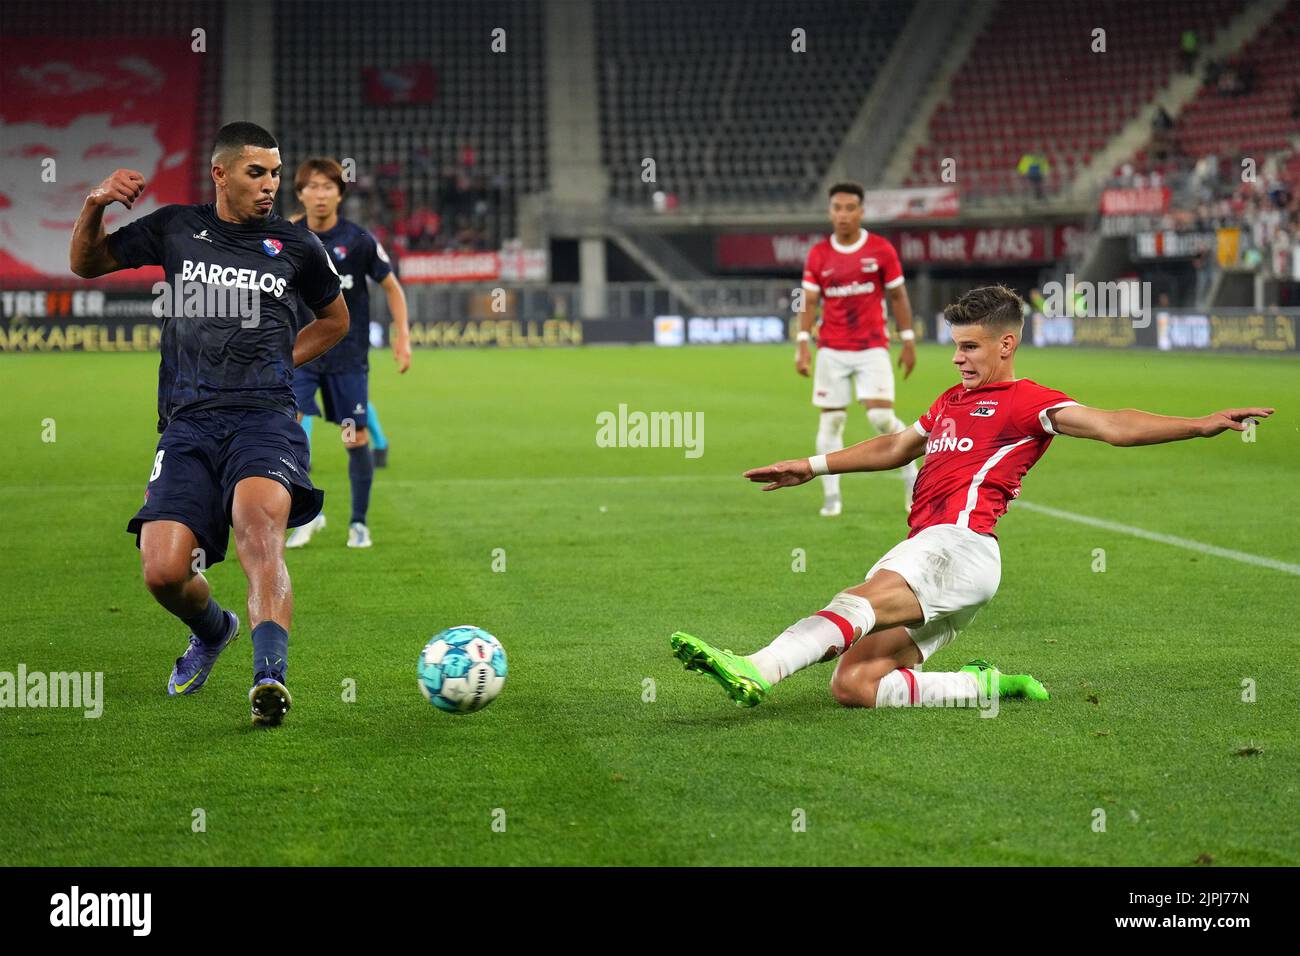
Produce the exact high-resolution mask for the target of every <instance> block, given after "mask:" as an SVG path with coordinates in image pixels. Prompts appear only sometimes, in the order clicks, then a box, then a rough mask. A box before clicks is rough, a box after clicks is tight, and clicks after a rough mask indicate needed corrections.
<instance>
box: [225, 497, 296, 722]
mask: <svg viewBox="0 0 1300 956" xmlns="http://www.w3.org/2000/svg"><path fill="white" fill-rule="evenodd" d="M291 503H292V499H291V498H290V496H289V492H288V490H287V489H286V488H285V487H284V486H283V485H282V484H280V483H279V482H278V481H275V480H273V479H271V478H260V477H249V478H244V479H242V480H241V481H240V482H239V483H238V484H237V485H235V497H234V502H233V504H232V506H231V519H232V524H233V525H234V530H235V549H236V551H237V553H238V554H239V563H240V565H241V566H242V567H243V569H244V576H245V577H246V578H248V621H249V625H250V627H251V628H252V633H253V687H252V689H251V690H250V691H249V692H248V699H249V701H250V703H251V704H252V707H253V723H254V724H257V725H262V726H274V725H276V724H278V723H280V721H281V720H282V719H283V718H284V714H285V711H287V710H288V709H289V706H290V703H291V701H290V698H289V691H288V689H287V688H286V687H285V686H284V675H285V669H286V667H287V665H288V656H289V625H290V624H291V623H292V621H293V588H292V585H291V584H290V581H289V569H288V568H287V567H285V564H284V531H285V528H286V527H287V526H288V524H289V509H290V505H291Z"/></svg>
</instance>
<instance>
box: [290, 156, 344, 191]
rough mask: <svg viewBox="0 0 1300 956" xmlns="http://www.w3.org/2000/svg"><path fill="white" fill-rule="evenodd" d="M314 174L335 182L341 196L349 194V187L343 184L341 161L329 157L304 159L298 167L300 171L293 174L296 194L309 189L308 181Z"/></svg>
mask: <svg viewBox="0 0 1300 956" xmlns="http://www.w3.org/2000/svg"><path fill="white" fill-rule="evenodd" d="M312 173H320V174H321V175H322V176H324V177H325V178H326V179H329V180H333V182H334V185H335V186H338V187H339V195H340V196H342V195H343V194H344V193H345V192H347V186H346V185H345V184H344V182H343V167H342V166H340V165H339V161H338V160H337V159H331V158H330V157H328V156H313V157H312V158H311V159H304V160H303V161H302V162H301V163H300V164H299V165H298V171H297V172H296V173H294V174H293V191H294V192H295V193H300V192H302V191H303V190H304V189H305V188H306V187H307V180H309V179H311V176H312Z"/></svg>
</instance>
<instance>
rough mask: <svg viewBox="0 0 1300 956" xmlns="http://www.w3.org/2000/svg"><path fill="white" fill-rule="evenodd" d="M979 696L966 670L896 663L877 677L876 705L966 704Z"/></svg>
mask: <svg viewBox="0 0 1300 956" xmlns="http://www.w3.org/2000/svg"><path fill="white" fill-rule="evenodd" d="M978 699H979V685H978V684H977V683H976V681H975V675H974V674H971V673H969V672H967V671H935V672H934V673H931V674H922V673H920V670H919V669H910V668H906V667H900V668H899V669H898V670H896V671H890V672H889V673H888V674H886V675H885V676H884V677H882V678H881V680H880V684H879V685H878V686H877V687H876V706H877V707H918V706H922V705H924V706H928V707H970V706H972V705H973V704H974V703H975V702H976V701H977V700H978Z"/></svg>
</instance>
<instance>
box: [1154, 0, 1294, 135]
mask: <svg viewBox="0 0 1300 956" xmlns="http://www.w3.org/2000/svg"><path fill="white" fill-rule="evenodd" d="M1298 51H1300V0H1291V2H1290V3H1288V4H1287V5H1286V7H1284V8H1283V9H1282V11H1281V12H1280V13H1278V15H1277V16H1276V17H1274V18H1273V20H1272V21H1270V22H1269V23H1268V24H1267V25H1266V26H1265V27H1264V28H1263V29H1262V30H1261V31H1260V32H1259V34H1258V35H1257V36H1256V37H1255V38H1254V39H1253V40H1251V42H1250V43H1248V44H1247V45H1246V46H1245V47H1244V48H1243V49H1242V50H1241V51H1240V52H1239V53H1238V54H1237V55H1236V56H1235V57H1233V58H1232V60H1230V61H1229V63H1228V64H1227V65H1228V66H1230V67H1231V68H1233V69H1235V70H1239V71H1243V72H1249V74H1250V75H1251V88H1250V90H1249V91H1248V92H1245V93H1243V94H1241V95H1225V94H1222V93H1219V92H1218V91H1217V90H1216V89H1215V88H1214V87H1213V86H1210V85H1206V86H1202V87H1201V89H1200V90H1199V91H1198V92H1197V94H1196V98H1195V99H1194V100H1192V102H1190V103H1188V104H1187V105H1186V106H1185V107H1184V108H1183V110H1182V112H1181V114H1179V116H1178V125H1177V128H1176V130H1175V133H1174V141H1175V143H1176V144H1177V147H1178V150H1179V152H1181V153H1182V154H1183V155H1184V156H1187V157H1190V158H1191V159H1193V160H1195V159H1196V158H1197V157H1200V156H1205V155H1209V154H1211V153H1212V154H1214V155H1217V156H1233V157H1235V156H1237V155H1250V156H1263V155H1265V154H1267V153H1271V152H1276V151H1278V150H1283V149H1286V148H1287V147H1288V146H1290V145H1291V138H1292V137H1294V136H1296V135H1300V119H1297V118H1295V117H1293V116H1292V115H1291V114H1292V109H1293V107H1294V106H1295V105H1296V104H1297V97H1298V96H1300V69H1297V66H1296V56H1297V52H1298Z"/></svg>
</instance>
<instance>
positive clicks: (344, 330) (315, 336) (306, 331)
mask: <svg viewBox="0 0 1300 956" xmlns="http://www.w3.org/2000/svg"><path fill="white" fill-rule="evenodd" d="M348 321H349V319H348V304H347V302H345V301H344V300H343V293H341V292H340V293H339V294H338V295H336V296H335V297H334V301H333V302H331V303H330V304H329V305H327V306H325V308H323V309H321V310H320V311H319V312H317V313H316V318H315V319H314V320H313V321H311V322H308V323H307V324H306V325H304V326H303V327H302V329H301V331H299V332H298V338H297V339H295V340H294V343H293V367H294V368H297V367H298V366H299V365H306V364H307V363H308V362H310V361H311V360H312V359H314V358H319V357H320V356H322V355H324V354H325V353H326V352H328V351H329V350H330V349H332V348H333V347H334V346H335V345H337V344H338V343H339V340H340V339H342V338H343V336H345V335H347V334H348Z"/></svg>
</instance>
